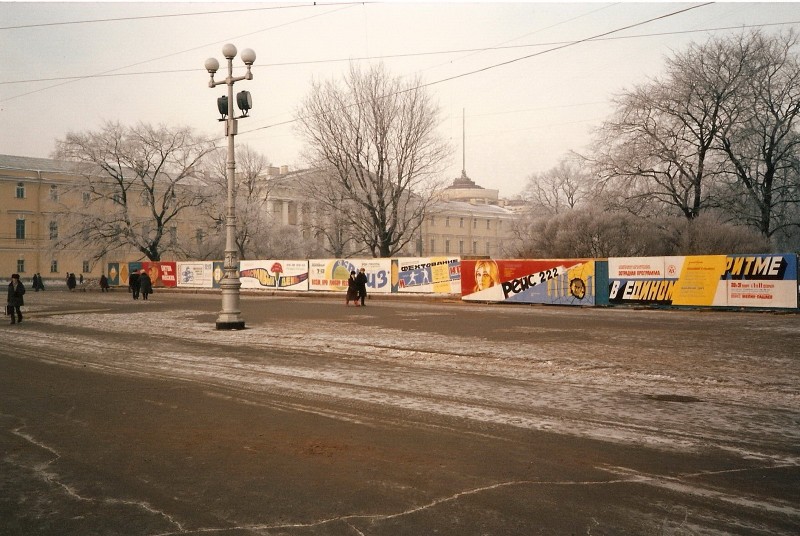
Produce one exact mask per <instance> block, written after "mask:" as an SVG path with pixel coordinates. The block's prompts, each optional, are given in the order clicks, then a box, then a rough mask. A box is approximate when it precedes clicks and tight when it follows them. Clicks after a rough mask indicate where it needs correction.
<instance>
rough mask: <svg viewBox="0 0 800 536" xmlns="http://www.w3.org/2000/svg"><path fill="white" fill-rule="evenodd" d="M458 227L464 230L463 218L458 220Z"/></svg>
mask: <svg viewBox="0 0 800 536" xmlns="http://www.w3.org/2000/svg"><path fill="white" fill-rule="evenodd" d="M458 226H459V227H460V228H461V229H463V228H464V218H459V220H458Z"/></svg>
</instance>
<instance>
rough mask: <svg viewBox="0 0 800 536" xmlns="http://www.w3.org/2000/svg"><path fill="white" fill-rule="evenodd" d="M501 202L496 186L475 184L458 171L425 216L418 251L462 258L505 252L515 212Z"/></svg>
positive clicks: (504, 253) (424, 253)
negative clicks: (458, 174)
mask: <svg viewBox="0 0 800 536" xmlns="http://www.w3.org/2000/svg"><path fill="white" fill-rule="evenodd" d="M502 205H503V200H501V199H500V197H499V191H498V190H490V189H486V188H483V187H481V186H478V185H477V184H475V182H474V181H473V180H471V179H470V178H469V177H467V174H466V172H465V171H462V172H461V176H460V177H458V178H456V179H455V180H453V183H452V184H451V185H450V186H448V187H447V188H445V189H444V190H443V191H442V192H441V194H440V200H439V201H437V202H436V203H434V204H433V206H432V207H431V209H430V211H429V213H428V215H427V216H426V219H425V221H424V223H423V226H422V244H421V251H419V252H418V253H419V254H421V255H425V256H441V255H458V256H460V257H465V258H470V257H473V258H474V257H494V258H502V257H504V256H507V255H508V252H507V246H508V245H510V244H511V243H512V241H513V239H514V232H513V231H514V221H515V220H516V218H517V215H516V213H514V212H513V211H511V210H508V209H507V208H505V207H504V206H502Z"/></svg>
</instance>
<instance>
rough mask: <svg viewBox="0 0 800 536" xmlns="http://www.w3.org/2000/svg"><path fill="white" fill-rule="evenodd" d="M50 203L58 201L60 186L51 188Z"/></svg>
mask: <svg viewBox="0 0 800 536" xmlns="http://www.w3.org/2000/svg"><path fill="white" fill-rule="evenodd" d="M50 201H58V186H56V185H55V184H53V185H51V186H50Z"/></svg>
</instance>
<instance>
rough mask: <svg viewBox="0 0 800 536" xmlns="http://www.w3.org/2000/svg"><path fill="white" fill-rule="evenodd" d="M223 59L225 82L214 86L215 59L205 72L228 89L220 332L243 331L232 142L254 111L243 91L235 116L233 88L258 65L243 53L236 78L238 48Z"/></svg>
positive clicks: (222, 107)
mask: <svg viewBox="0 0 800 536" xmlns="http://www.w3.org/2000/svg"><path fill="white" fill-rule="evenodd" d="M222 55H223V56H225V59H227V60H228V76H227V78H225V80H221V81H219V82H214V73H216V72H217V70H218V69H219V62H218V61H217V60H216V59H215V58H208V59H207V60H206V62H205V68H206V70H207V71H208V72H209V74H210V75H211V81H210V82H209V83H208V87H211V88H214V87H216V86H218V85H221V84H225V85H227V86H228V95H227V97H225V96H223V97H220V98H219V99H217V106H218V108H219V111H220V114H222V119H220V121H225V136H226V137H227V138H228V160H227V165H226V176H227V179H228V208H227V214H226V217H225V262H224V265H223V272H224V275H223V276H222V280H221V281H220V285H219V286H220V288H221V289H222V311H220V313H219V316H218V317H217V329H244V319H242V313H241V311H240V310H239V288H240V287H241V286H242V284H241V282H240V281H239V255H238V253H237V250H236V246H235V241H236V201H235V196H234V193H235V190H236V185H235V180H236V157H235V155H234V143H233V138H234V136H236V134H237V120H238V119H240V118H242V117H247V112H248V110H250V108H251V107H252V101H251V99H250V93H249V92H247V91H242V92H241V93H239V94H238V95H237V104H238V105H239V108H240V109H241V110H242V115H241V116H240V117H238V118H237V117H234V116H233V84H234V82H238V81H240V80H252V79H253V73H252V72H251V71H250V67H252V65H253V63H254V62H255V61H256V53H255V52H253V51H252V50H251V49H249V48H246V49H244V50H242V61H243V62H244V64H245V65H246V66H247V72H246V73H245V75H244V76H238V77H234V76H233V58H235V57H236V47H235V46H234V45H232V44H230V43H228V44H226V45H225V46H223V47H222Z"/></svg>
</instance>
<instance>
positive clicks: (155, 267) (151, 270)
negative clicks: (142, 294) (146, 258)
mask: <svg viewBox="0 0 800 536" xmlns="http://www.w3.org/2000/svg"><path fill="white" fill-rule="evenodd" d="M175 265H176V263H175V262H143V263H142V269H143V270H144V271H146V272H147V275H149V276H150V280H151V281H152V282H153V286H154V287H177V286H178V278H177V276H176V274H177V273H178V272H177V269H176V266H175Z"/></svg>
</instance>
